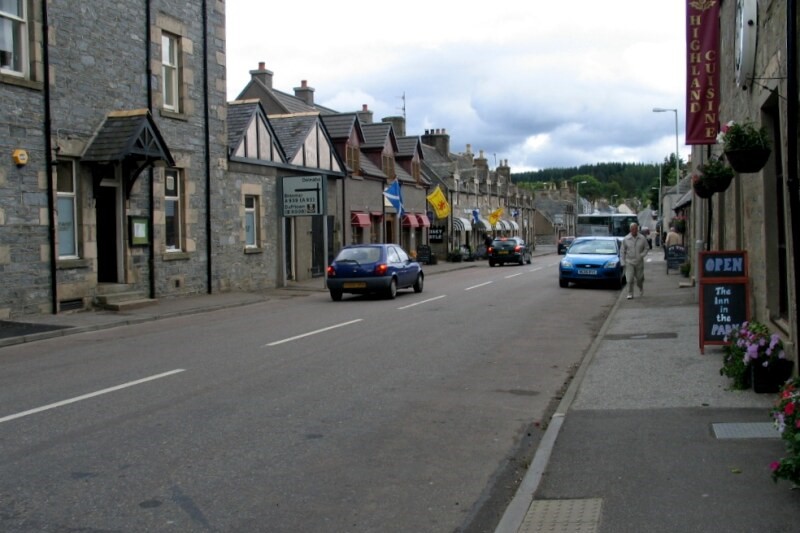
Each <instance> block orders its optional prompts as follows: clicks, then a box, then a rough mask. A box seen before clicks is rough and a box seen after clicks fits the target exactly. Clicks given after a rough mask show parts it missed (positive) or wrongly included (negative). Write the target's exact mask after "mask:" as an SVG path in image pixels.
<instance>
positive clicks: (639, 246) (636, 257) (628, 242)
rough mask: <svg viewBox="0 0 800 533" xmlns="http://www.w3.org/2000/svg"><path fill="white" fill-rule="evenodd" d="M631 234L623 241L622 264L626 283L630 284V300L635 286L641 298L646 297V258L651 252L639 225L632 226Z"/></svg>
mask: <svg viewBox="0 0 800 533" xmlns="http://www.w3.org/2000/svg"><path fill="white" fill-rule="evenodd" d="M630 230H631V231H630V233H628V234H627V235H626V236H625V238H624V239H622V251H621V253H620V262H621V263H622V266H623V267H625V281H626V282H627V283H628V300H630V299H632V298H633V286H634V284H636V286H637V287H639V296H644V258H645V256H646V255H647V252H648V251H649V247H648V246H647V239H645V237H644V235H642V234H641V233H639V224H637V223H636V222H634V223H633V224H631V226H630Z"/></svg>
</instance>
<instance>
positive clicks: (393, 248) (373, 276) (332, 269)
mask: <svg viewBox="0 0 800 533" xmlns="http://www.w3.org/2000/svg"><path fill="white" fill-rule="evenodd" d="M424 281H425V274H423V272H422V266H421V265H420V264H419V263H418V262H416V261H414V260H413V259H411V258H410V257H409V255H408V254H407V253H406V251H405V250H403V248H401V247H400V246H399V245H397V244H354V245H350V246H345V247H344V248H342V249H341V251H340V252H339V254H338V255H337V256H336V259H334V260H333V262H332V263H331V265H330V266H329V267H328V279H327V285H328V291H330V293H331V299H332V300H333V301H334V302H338V301H340V300H341V299H342V294H343V293H350V294H370V293H378V294H383V295H384V296H386V297H387V298H390V299H393V298H394V297H395V296H397V290H398V289H406V288H409V287H411V288H413V289H414V292H422V287H423V283H424Z"/></svg>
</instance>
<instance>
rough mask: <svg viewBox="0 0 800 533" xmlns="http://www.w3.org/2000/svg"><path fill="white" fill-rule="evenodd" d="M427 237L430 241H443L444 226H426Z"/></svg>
mask: <svg viewBox="0 0 800 533" xmlns="http://www.w3.org/2000/svg"><path fill="white" fill-rule="evenodd" d="M428 239H429V240H430V241H431V242H436V243H438V242H444V226H431V227H430V228H428Z"/></svg>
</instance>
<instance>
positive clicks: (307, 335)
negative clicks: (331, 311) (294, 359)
mask: <svg viewBox="0 0 800 533" xmlns="http://www.w3.org/2000/svg"><path fill="white" fill-rule="evenodd" d="M362 320H364V319H363V318H357V319H355V320H350V321H349V322H342V323H341V324H334V325H333V326H328V327H327V328H322V329H316V330H314V331H309V332H308V333H303V334H301V335H295V336H294V337H289V338H288V339H282V340H279V341H275V342H270V343H269V344H265V345H264V346H262V348H266V347H267V346H277V345H279V344H283V343H286V342H291V341H296V340H297V339H302V338H303V337H310V336H311V335H316V334H317V333H324V332H326V331H330V330H332V329H336V328H342V327H344V326H349V325H351V324H355V323H357V322H361V321H362Z"/></svg>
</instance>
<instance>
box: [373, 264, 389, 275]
mask: <svg viewBox="0 0 800 533" xmlns="http://www.w3.org/2000/svg"><path fill="white" fill-rule="evenodd" d="M388 271H389V266H388V265H387V264H386V263H378V264H377V265H375V275H376V276H385V275H386V273H387V272H388Z"/></svg>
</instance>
